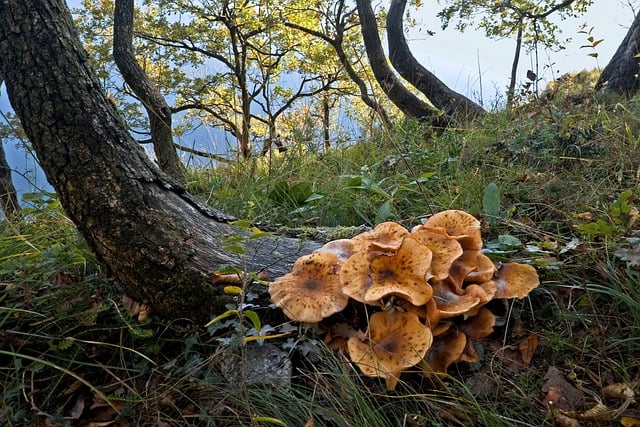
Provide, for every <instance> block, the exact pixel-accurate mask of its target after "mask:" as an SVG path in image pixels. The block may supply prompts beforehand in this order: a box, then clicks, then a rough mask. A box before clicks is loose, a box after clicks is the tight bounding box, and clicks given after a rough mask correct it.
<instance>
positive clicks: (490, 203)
mask: <svg viewBox="0 0 640 427" xmlns="http://www.w3.org/2000/svg"><path fill="white" fill-rule="evenodd" d="M482 210H483V211H484V213H485V215H486V216H487V217H488V219H489V222H490V223H493V222H495V220H496V218H498V216H499V215H500V188H498V185H497V184H496V183H495V182H491V183H489V184H488V185H487V186H486V187H485V188H484V194H483V195H482Z"/></svg>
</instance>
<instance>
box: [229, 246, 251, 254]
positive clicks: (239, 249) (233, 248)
mask: <svg viewBox="0 0 640 427" xmlns="http://www.w3.org/2000/svg"><path fill="white" fill-rule="evenodd" d="M224 248H225V249H226V250H227V251H229V252H233V253H234V254H237V255H245V254H246V253H247V251H246V250H245V248H243V247H242V246H240V245H225V246H224Z"/></svg>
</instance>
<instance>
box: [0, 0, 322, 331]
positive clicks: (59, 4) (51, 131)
mask: <svg viewBox="0 0 640 427" xmlns="http://www.w3.org/2000/svg"><path fill="white" fill-rule="evenodd" d="M43 46H46V49H45V48H43ZM0 58H2V61H0V73H1V74H2V75H3V77H4V78H5V82H6V85H7V92H8V94H9V99H10V101H11V105H12V106H13V108H14V110H15V112H16V114H17V116H18V117H19V118H20V120H21V122H22V125H23V127H24V130H25V132H26V135H27V137H28V138H29V140H30V141H31V142H32V144H33V147H34V149H35V151H36V153H37V155H38V158H39V159H40V161H41V165H42V168H43V169H44V171H45V173H46V175H47V178H48V180H49V182H50V183H51V184H52V185H53V187H54V188H55V190H56V192H57V193H58V196H59V198H60V202H61V203H62V206H63V207H64V208H65V210H66V212H67V214H68V215H69V217H70V218H71V219H72V220H73V221H74V223H75V224H76V225H77V227H78V229H79V231H80V232H81V233H82V235H83V236H84V237H85V239H86V240H87V242H88V243H89V244H90V245H91V247H92V248H93V249H94V250H95V252H96V254H97V255H98V256H99V258H100V259H101V260H102V261H103V262H104V263H105V264H106V265H107V266H108V267H109V268H110V270H111V273H112V275H113V276H114V278H115V279H116V280H117V281H118V282H119V283H120V284H121V286H122V287H123V288H124V290H125V292H126V293H127V294H128V295H129V296H130V297H132V298H134V299H136V300H138V301H141V302H145V303H149V304H151V305H152V307H153V308H154V310H155V311H156V312H157V313H159V314H160V315H162V316H164V317H167V318H184V317H186V318H190V319H193V320H196V321H198V322H203V321H206V320H207V319H208V318H209V316H210V315H211V314H212V313H215V312H218V313H219V312H220V310H224V308H223V304H224V303H225V302H229V300H228V299H225V297H224V295H223V292H222V289H221V287H220V286H215V285H213V284H212V283H211V280H210V273H211V272H212V271H214V270H216V269H217V268H218V267H219V266H221V265H231V266H237V267H239V268H241V269H242V270H245V271H266V272H268V273H269V274H271V276H272V277H273V276H278V275H281V274H284V273H285V272H286V271H288V269H289V263H290V262H292V261H293V260H295V258H296V257H297V256H298V255H299V254H301V253H306V252H309V251H310V250H311V249H312V247H313V246H312V245H302V244H300V242H299V241H297V240H294V239H285V238H262V239H255V240H252V241H250V242H249V243H248V244H247V254H246V255H245V256H238V255H237V254H234V253H232V252H230V251H228V250H225V236H228V235H236V233H237V232H238V230H237V229H236V228H234V227H233V226H232V225H230V224H228V222H229V220H230V219H231V218H230V217H229V216H228V215H225V214H223V213H221V212H218V211H216V210H213V209H209V208H206V207H204V206H202V205H200V204H199V203H197V202H196V201H195V200H194V199H193V198H192V197H191V196H190V195H189V194H188V193H186V192H185V191H184V189H183V188H182V187H181V186H180V184H179V183H177V182H176V181H175V180H173V179H171V178H170V177H169V176H168V175H166V174H165V173H163V172H162V171H160V170H159V169H158V168H157V167H156V165H154V164H153V163H152V162H151V161H150V160H149V158H148V157H147V156H146V154H145V153H144V152H143V150H142V149H141V148H140V147H139V145H138V144H137V143H136V142H135V141H134V140H133V139H132V138H131V137H130V135H129V134H128V133H127V131H126V128H125V126H124V123H123V122H122V120H121V118H120V116H119V115H118V112H117V111H116V110H115V108H114V106H113V104H112V103H111V102H109V100H108V98H107V97H106V95H105V93H104V92H103V91H102V89H101V87H100V84H99V81H98V79H97V77H96V75H95V73H94V71H93V70H92V69H91V66H90V62H89V59H88V55H87V54H86V52H85V51H84V49H83V47H82V45H81V43H80V40H79V38H78V35H77V32H76V30H75V28H74V26H73V22H72V18H71V14H70V13H69V10H68V8H67V6H66V4H65V3H64V1H63V0H0ZM234 244H236V243H234Z"/></svg>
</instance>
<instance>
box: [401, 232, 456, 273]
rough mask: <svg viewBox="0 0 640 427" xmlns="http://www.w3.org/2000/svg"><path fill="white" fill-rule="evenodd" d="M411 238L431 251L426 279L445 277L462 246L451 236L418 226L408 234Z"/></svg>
mask: <svg viewBox="0 0 640 427" xmlns="http://www.w3.org/2000/svg"><path fill="white" fill-rule="evenodd" d="M410 236H411V238H412V239H415V240H416V241H417V242H418V243H420V244H422V245H424V246H426V247H427V248H429V250H430V251H431V252H432V254H433V257H432V259H431V268H430V270H429V276H430V277H428V279H430V278H431V277H434V278H435V279H436V280H443V279H446V278H447V276H448V275H449V270H450V269H451V266H452V265H453V263H454V261H455V260H456V259H458V258H459V257H460V256H461V255H462V252H463V251H462V246H460V243H459V242H458V241H457V240H456V239H454V238H453V237H450V236H448V235H447V234H446V233H443V232H439V231H438V230H437V229H430V228H428V227H425V228H420V229H418V230H416V231H414V232H412V233H411V234H410Z"/></svg>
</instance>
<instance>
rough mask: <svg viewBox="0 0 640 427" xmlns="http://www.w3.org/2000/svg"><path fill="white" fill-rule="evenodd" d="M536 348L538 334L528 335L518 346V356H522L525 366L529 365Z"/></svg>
mask: <svg viewBox="0 0 640 427" xmlns="http://www.w3.org/2000/svg"><path fill="white" fill-rule="evenodd" d="M537 348H538V334H537V333H536V332H534V333H532V334H530V335H529V336H528V337H527V338H525V339H524V340H522V341H521V342H520V344H519V345H518V350H520V355H521V356H522V362H523V363H524V364H525V366H530V365H531V359H532V358H533V354H534V353H535V352H536V349H537Z"/></svg>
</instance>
